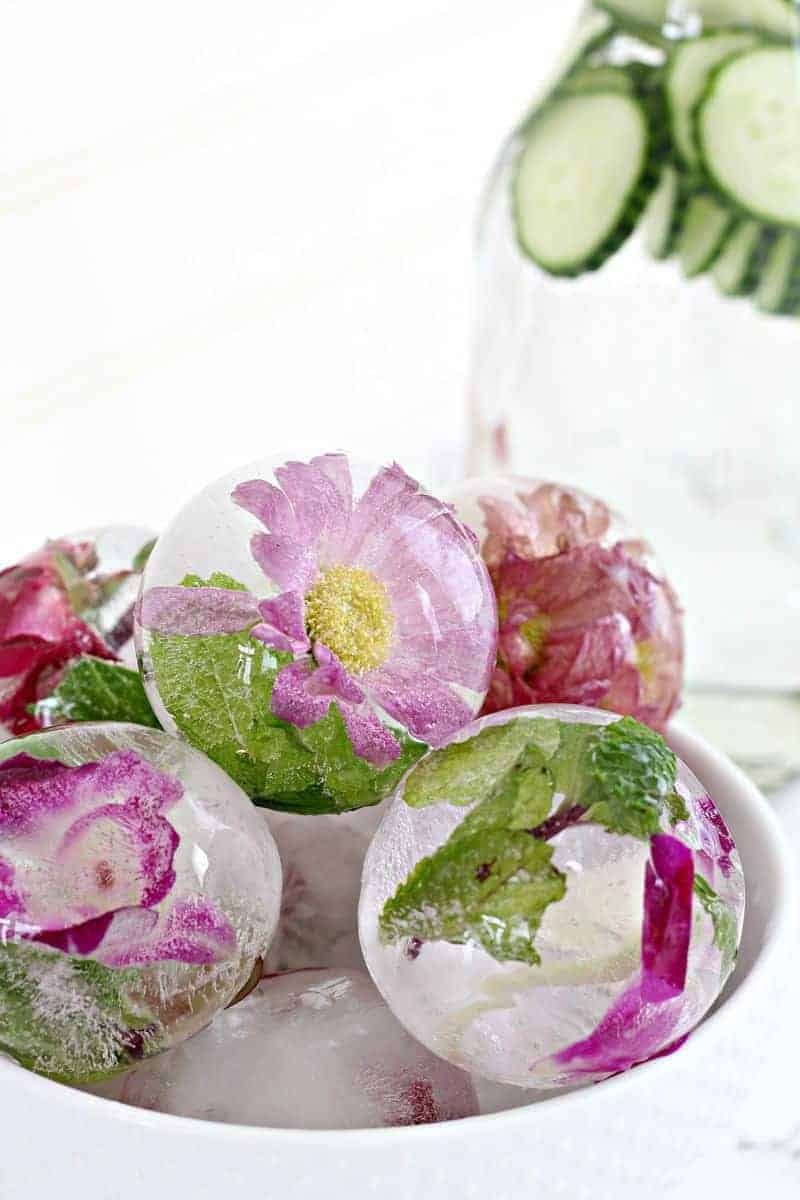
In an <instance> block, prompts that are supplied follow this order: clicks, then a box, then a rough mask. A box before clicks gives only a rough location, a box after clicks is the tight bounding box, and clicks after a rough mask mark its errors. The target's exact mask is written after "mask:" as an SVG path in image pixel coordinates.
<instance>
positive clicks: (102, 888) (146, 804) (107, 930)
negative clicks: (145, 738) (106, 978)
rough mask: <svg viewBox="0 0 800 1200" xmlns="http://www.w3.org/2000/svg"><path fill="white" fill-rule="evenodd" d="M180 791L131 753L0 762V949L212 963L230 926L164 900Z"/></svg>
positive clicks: (200, 905) (211, 912)
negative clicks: (78, 762) (16, 945)
mask: <svg viewBox="0 0 800 1200" xmlns="http://www.w3.org/2000/svg"><path fill="white" fill-rule="evenodd" d="M183 790H184V789H183V786H182V784H181V783H180V782H179V781H178V780H177V779H176V778H174V777H173V776H171V775H167V774H166V773H164V772H163V771H160V770H158V769H157V768H156V767H154V766H153V765H152V764H151V763H149V762H147V761H146V760H145V759H143V758H141V757H140V756H139V755H138V754H136V753H135V752H134V751H132V750H125V751H117V752H115V753H112V754H109V755H107V756H106V757H105V758H103V759H101V760H100V761H98V762H91V763H86V764H85V765H83V766H78V767H71V766H67V765H65V764H63V763H61V762H58V761H56V760H54V759H37V758H33V757H31V755H29V754H25V753H23V754H17V755H15V756H14V757H12V758H8V759H6V760H5V761H4V762H2V763H0V941H2V942H8V941H17V940H21V941H29V942H34V943H38V944H40V945H43V946H49V947H50V948H51V949H54V950H60V951H62V952H63V953H65V954H71V955H77V956H79V957H91V958H93V959H94V960H95V961H97V962H99V963H102V964H103V965H105V966H110V967H123V966H132V965H143V964H146V963H154V962H161V961H166V960H173V961H178V962H184V963H192V964H204V963H214V962H219V961H222V960H224V959H225V958H228V957H230V956H231V954H232V953H233V951H234V950H235V948H236V936H235V933H234V930H233V928H232V926H231V924H230V922H229V921H228V919H227V917H225V916H224V915H223V914H222V913H221V912H218V911H217V910H216V909H215V908H214V906H213V905H211V904H210V903H209V902H208V900H206V899H205V897H203V896H199V895H197V896H189V895H186V894H184V895H182V896H180V897H174V896H172V895H171V893H172V892H173V888H174V885H175V882H176V874H175V870H174V866H173V862H174V858H175V853H176V850H177V848H178V844H179V842H180V837H179V835H178V831H177V830H176V829H175V827H174V826H173V825H172V823H171V822H170V820H169V817H168V816H167V814H168V813H169V811H170V810H171V809H172V808H174V807H175V806H176V805H177V804H178V803H179V801H180V800H181V799H182V797H183Z"/></svg>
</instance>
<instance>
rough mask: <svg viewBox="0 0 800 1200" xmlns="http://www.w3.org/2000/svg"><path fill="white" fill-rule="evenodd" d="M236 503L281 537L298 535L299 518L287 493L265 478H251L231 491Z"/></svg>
mask: <svg viewBox="0 0 800 1200" xmlns="http://www.w3.org/2000/svg"><path fill="white" fill-rule="evenodd" d="M231 499H232V500H233V502H234V504H238V505H239V507H240V508H243V509H245V511H246V512H249V513H251V514H252V515H253V516H254V517H256V518H257V519H258V520H259V521H261V523H262V525H264V526H265V527H266V528H267V529H269V530H271V532H272V533H275V534H277V535H278V536H279V537H286V538H292V537H297V534H298V529H297V519H296V517H295V515H294V512H293V511H292V506H291V504H290V503H289V501H288V499H287V498H286V495H285V494H284V493H283V492H282V491H281V489H280V488H276V487H275V486H274V484H271V483H267V481H266V480H265V479H250V480H248V481H247V482H246V483H240V484H239V485H238V486H237V487H235V488H234V489H233V491H232V492H231Z"/></svg>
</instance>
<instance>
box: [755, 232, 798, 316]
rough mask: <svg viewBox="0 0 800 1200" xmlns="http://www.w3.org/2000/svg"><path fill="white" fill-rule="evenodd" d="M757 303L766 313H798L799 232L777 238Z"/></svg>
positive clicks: (758, 293)
mask: <svg viewBox="0 0 800 1200" xmlns="http://www.w3.org/2000/svg"><path fill="white" fill-rule="evenodd" d="M755 300H756V307H757V308H759V309H760V310H761V312H765V313H786V314H794V313H795V311H796V309H797V307H798V305H800V237H798V235H797V234H796V233H791V232H790V231H788V230H787V231H786V232H784V233H782V234H781V235H780V236H779V237H778V238H777V240H776V242H775V244H774V245H773V247H772V249H771V250H770V252H769V254H768V255H767V261H766V263H765V264H764V270H763V272H762V275H761V282H760V283H759V285H758V290H757V291H756V296H755Z"/></svg>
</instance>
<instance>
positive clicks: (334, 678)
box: [307, 642, 365, 704]
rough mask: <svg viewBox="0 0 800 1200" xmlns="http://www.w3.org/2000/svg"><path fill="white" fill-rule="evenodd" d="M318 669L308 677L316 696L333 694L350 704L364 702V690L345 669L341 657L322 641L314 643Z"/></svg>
mask: <svg viewBox="0 0 800 1200" xmlns="http://www.w3.org/2000/svg"><path fill="white" fill-rule="evenodd" d="M314 658H315V659H316V661H317V664H318V666H317V669H316V671H312V673H311V674H310V675H309V677H308V685H307V686H308V690H309V691H310V692H311V693H312V694H313V695H315V696H333V697H335V698H336V699H338V700H344V701H345V702H346V703H348V704H362V703H363V701H364V699H365V697H364V691H363V689H362V688H360V687H359V686H358V684H357V683H356V681H355V680H354V679H353V677H352V676H351V675H350V674H348V672H347V671H346V670H345V669H344V667H343V666H342V664H341V663H340V662H339V659H338V658H337V657H336V655H335V654H333V653H332V652H331V651H330V650H329V649H328V647H327V646H326V645H324V644H323V643H322V642H315V643H314Z"/></svg>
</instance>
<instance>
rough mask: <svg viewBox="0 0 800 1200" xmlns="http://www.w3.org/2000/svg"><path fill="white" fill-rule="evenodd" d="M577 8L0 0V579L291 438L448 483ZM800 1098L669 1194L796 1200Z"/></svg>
mask: <svg viewBox="0 0 800 1200" xmlns="http://www.w3.org/2000/svg"><path fill="white" fill-rule="evenodd" d="M577 7H578V5H577V3H576V0H560V2H558V3H556V2H553V0H538V2H537V0H491V2H490V3H485V2H484V3H482V2H480V0H447V2H445V0H424V2H423V0H402V2H401V3H393V4H389V3H387V2H386V0H327V2H326V0H281V2H278V0H258V2H248V0H228V2H227V3H224V4H223V3H219V2H216V3H200V2H197V0H194V2H192V3H187V2H185V0H180V2H174V0H173V2H169V0H167V2H165V0H158V2H157V3H156V2H153V0H138V2H137V3H136V4H120V3H108V0H73V2H72V3H64V2H63V0H50V2H49V3H48V2H42V0H27V3H24V4H23V3H21V2H20V0H17V2H13V0H6V3H5V5H4V6H3V15H4V20H3V23H2V36H0V131H1V136H0V345H1V346H2V354H0V416H2V424H1V425H0V429H2V439H1V440H0V449H1V450H2V459H1V460H0V462H1V464H2V465H1V467H0V505H1V506H2V507H1V508H0V511H2V513H3V514H4V522H3V554H4V556H5V558H6V560H7V561H11V560H13V558H14V556H15V555H17V554H20V553H23V552H25V551H26V550H28V549H30V548H32V547H33V546H34V545H35V544H37V543H38V542H40V541H41V540H42V538H43V537H45V536H47V535H52V534H59V533H62V532H64V531H68V530H74V529H80V528H82V527H86V526H90V525H93V524H97V523H100V522H104V521H108V522H113V521H126V522H133V523H136V524H145V525H152V526H153V527H154V528H159V527H161V525H162V524H163V523H164V522H165V521H166V520H167V519H168V518H169V516H170V515H171V513H172V512H173V511H174V510H175V508H176V507H177V506H178V505H179V504H180V503H181V502H182V501H183V500H184V499H185V498H186V497H187V496H188V495H190V494H191V493H192V492H194V491H195V490H196V489H197V488H199V487H201V486H202V485H203V484H204V483H205V482H207V481H208V480H210V479H212V478H214V477H216V476H217V475H220V474H222V473H224V472H226V471H228V470H230V469H232V468H233V467H235V466H237V465H238V464H239V463H241V462H244V461H247V460H248V459H251V458H255V457H258V456H259V455H262V454H263V455H266V454H272V453H277V452H280V451H290V452H291V451H292V449H293V448H302V446H303V444H304V443H308V442H309V441H313V442H314V443H316V444H324V445H329V446H331V447H334V446H341V447H344V448H348V449H351V450H355V451H357V452H360V453H362V454H366V455H368V456H374V457H377V458H380V459H385V458H387V457H389V456H396V457H397V458H399V459H400V461H401V462H403V463H404V465H406V466H408V467H409V468H410V469H412V470H415V471H418V472H421V473H423V474H424V475H426V476H428V477H431V476H433V475H434V474H438V475H444V476H448V477H452V476H454V475H455V474H457V472H458V469H459V464H460V462H461V461H462V455H463V449H464V440H465V408H466V404H465V384H466V377H467V371H468V345H469V334H470V317H471V286H472V278H471V262H470V254H471V236H472V229H473V224H474V218H475V212H476V208H477V204H478V200H479V195H480V189H481V183H482V179H483V177H484V175H485V173H486V171H487V169H488V167H489V165H490V163H491V161H492V158H493V156H494V154H495V152H496V150H497V148H498V146H499V143H500V140H501V138H502V137H503V136H504V134H505V132H506V131H507V130H508V129H509V128H510V126H511V124H512V122H513V121H514V119H515V118H516V116H517V115H518V113H519V112H520V111H521V109H522V108H523V106H524V104H525V102H526V100H527V98H528V96H529V95H530V93H531V92H532V91H533V90H534V88H535V86H536V83H537V82H538V80H539V78H540V77H541V76H542V74H543V73H544V72H545V70H546V68H547V66H548V64H549V62H550V61H551V60H552V59H553V57H554V55H555V53H556V51H557V48H558V45H559V42H560V41H561V40H562V39H563V38H564V36H565V35H566V32H567V30H568V28H569V25H570V23H571V21H572V19H573V16H574V14H575V12H576V11H577ZM798 804H800V800H798ZM783 811H784V815H785V816H786V819H787V821H788V822H789V823H790V824H793V825H794V833H795V837H796V842H797V844H798V845H800V820H799V819H798V816H797V813H796V810H795V809H793V807H792V804H791V802H790V800H788V799H787V800H785V801H784V805H783ZM767 1019H768V1014H765V1020H767ZM795 1040H796V1039H795ZM796 1095H797V1092H796V1089H795V1086H794V1083H793V1081H792V1080H791V1078H789V1076H788V1074H787V1070H786V1067H785V1066H784V1064H783V1063H777V1062H776V1063H775V1064H774V1073H773V1078H771V1079H767V1080H760V1081H754V1084H753V1091H752V1102H751V1103H750V1104H749V1105H748V1107H747V1110H746V1111H743V1112H742V1114H741V1121H740V1126H739V1127H738V1128H737V1129H733V1130H731V1142H730V1150H729V1152H728V1153H727V1154H726V1155H725V1156H724V1158H723V1159H722V1160H721V1161H716V1160H715V1161H712V1162H708V1163H706V1164H705V1165H704V1167H703V1169H702V1170H701V1171H699V1172H697V1171H695V1172H694V1173H693V1174H692V1176H691V1178H689V1179H687V1180H686V1182H685V1184H684V1187H683V1190H682V1194H683V1196H684V1197H687V1196H688V1197H689V1198H690V1200H694V1197H698V1198H699V1197H701V1196H705V1195H708V1194H715V1195H721V1194H724V1195H725V1196H726V1198H728V1200H737V1198H738V1197H745V1196H747V1197H750V1195H751V1194H752V1192H753V1191H754V1190H755V1189H756V1188H759V1189H761V1190H769V1192H770V1194H771V1200H789V1198H790V1197H791V1198H792V1200H796V1197H797V1195H798V1192H800V1100H797V1099H796ZM655 1186H656V1181H654V1189H655ZM36 1200H38V1198H36Z"/></svg>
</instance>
